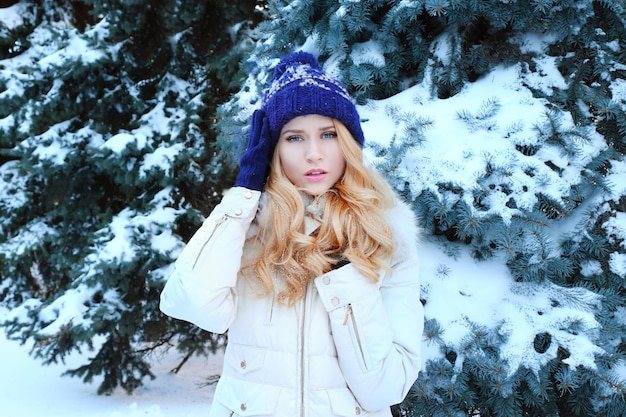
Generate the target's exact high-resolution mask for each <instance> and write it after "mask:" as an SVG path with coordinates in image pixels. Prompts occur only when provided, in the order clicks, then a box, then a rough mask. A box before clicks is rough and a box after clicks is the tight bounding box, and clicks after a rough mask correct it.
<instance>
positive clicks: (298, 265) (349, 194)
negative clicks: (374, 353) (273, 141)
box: [244, 119, 395, 305]
mask: <svg viewBox="0 0 626 417" xmlns="http://www.w3.org/2000/svg"><path fill="white" fill-rule="evenodd" d="M333 122H334V125H335V130H336V133H337V140H338V141H339V145H340V148H341V151H342V152H343V154H344V157H345V160H346V169H345V172H344V175H343V177H342V178H341V180H340V181H339V182H338V183H337V184H336V185H335V187H334V188H333V189H331V190H329V191H327V192H326V193H325V194H324V197H325V198H324V199H320V201H323V204H324V208H323V214H322V219H321V225H320V227H319V228H318V230H317V232H316V233H314V234H312V235H306V234H305V232H304V216H305V206H304V201H303V198H302V195H301V191H300V190H298V188H296V187H295V186H294V185H293V183H291V181H290V180H289V179H288V178H287V176H286V175H285V173H284V171H283V169H282V166H281V164H280V158H279V156H278V152H277V151H274V155H273V158H272V162H271V168H270V175H269V178H268V182H267V186H266V188H265V191H266V192H267V195H268V198H269V202H268V206H267V208H266V210H268V212H267V216H265V215H264V216H263V217H264V218H265V221H263V222H261V224H259V231H258V233H257V234H256V235H255V237H253V238H252V239H256V240H257V242H256V245H255V246H256V247H257V248H259V252H258V256H257V257H256V259H252V260H251V264H250V265H247V266H245V267H244V268H245V269H246V270H250V271H251V272H252V275H253V276H254V277H256V279H258V281H259V282H260V284H261V293H262V295H263V296H266V295H269V294H272V293H273V292H276V291H277V292H278V300H279V301H280V302H281V303H286V304H288V305H293V304H294V303H295V302H297V301H298V300H300V299H301V298H302V297H303V296H304V294H305V291H306V287H307V285H308V283H309V281H311V280H312V279H313V278H315V277H317V276H319V275H321V274H323V273H325V272H328V271H329V270H330V269H331V268H332V266H333V264H335V263H336V262H338V261H339V259H340V258H341V257H343V258H345V259H347V260H348V261H349V262H350V263H351V264H352V265H353V266H354V267H356V269H358V270H359V271H360V272H361V273H363V275H365V276H366V277H367V278H369V279H371V280H372V281H374V282H375V281H377V280H378V271H379V270H380V269H381V268H388V267H389V266H388V261H389V258H390V256H391V253H392V250H393V237H392V234H391V228H390V226H389V224H388V223H387V221H386V220H385V218H384V214H383V213H384V210H385V209H387V208H389V207H391V206H393V205H394V204H395V202H394V194H393V192H392V190H391V188H390V186H389V185H388V184H387V182H386V181H385V180H384V179H383V178H382V177H381V176H380V175H379V174H378V173H377V172H375V171H374V170H373V169H371V168H369V167H367V166H365V165H364V164H363V153H362V150H361V147H360V146H359V144H358V143H357V142H356V141H355V140H354V138H353V137H352V135H351V134H350V131H349V130H348V129H347V128H346V127H345V126H344V125H343V124H342V123H341V122H339V121H338V120H335V119H333ZM275 276H280V279H282V281H283V283H282V284H281V286H280V287H281V288H276V286H275V282H274V279H273V277H275Z"/></svg>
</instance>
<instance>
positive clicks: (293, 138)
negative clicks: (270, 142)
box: [287, 136, 302, 142]
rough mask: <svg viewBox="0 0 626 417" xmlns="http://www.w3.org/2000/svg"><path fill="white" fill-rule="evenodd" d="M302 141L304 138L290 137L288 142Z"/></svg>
mask: <svg viewBox="0 0 626 417" xmlns="http://www.w3.org/2000/svg"><path fill="white" fill-rule="evenodd" d="M301 140H302V137H300V136H289V137H288V138H287V142H300V141H301Z"/></svg>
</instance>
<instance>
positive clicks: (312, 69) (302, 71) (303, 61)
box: [262, 51, 364, 146]
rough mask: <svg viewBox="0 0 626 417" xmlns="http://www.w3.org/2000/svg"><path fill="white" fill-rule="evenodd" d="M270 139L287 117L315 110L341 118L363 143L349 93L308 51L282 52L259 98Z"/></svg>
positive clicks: (274, 135) (277, 133)
mask: <svg viewBox="0 0 626 417" xmlns="http://www.w3.org/2000/svg"><path fill="white" fill-rule="evenodd" d="M262 108H263V110H264V111H265V114H266V115H267V119H268V123H269V131H270V135H271V140H273V141H274V142H276V141H277V140H278V136H279V135H280V131H281V129H282V128H283V126H284V125H285V124H287V123H288V122H289V121H290V120H291V119H293V118H295V117H298V116H305V115H308V114H319V115H321V116H326V117H331V118H333V119H337V120H339V121H340V122H342V123H343V124H344V125H345V126H346V128H348V130H349V131H350V133H352V136H353V137H354V139H355V140H356V141H357V142H358V143H359V144H360V145H361V146H363V142H364V137H363V130H362V129H361V119H360V117H359V114H358V112H357V110H356V106H355V105H354V102H353V100H352V97H351V96H350V94H349V93H348V91H347V90H346V88H345V87H344V86H343V85H342V84H341V83H340V82H339V81H337V80H336V79H334V78H332V77H331V76H329V75H328V74H326V73H325V72H324V71H323V70H322V69H321V67H320V65H319V62H318V61H317V59H316V58H315V57H314V56H313V55H311V54H310V53H308V52H303V51H299V52H294V53H292V54H289V55H287V56H285V57H284V58H283V59H282V60H281V61H280V62H279V63H278V65H276V68H274V75H273V77H272V80H271V82H270V85H269V87H268V89H267V91H266V93H265V97H264V98H263V105H262Z"/></svg>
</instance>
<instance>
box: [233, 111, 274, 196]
mask: <svg viewBox="0 0 626 417" xmlns="http://www.w3.org/2000/svg"><path fill="white" fill-rule="evenodd" d="M273 142H274V141H272V139H271V138H270V135H269V123H268V121H267V118H266V117H265V112H264V111H263V110H260V109H259V110H255V112H254V114H253V115H252V124H251V126H250V139H249V140H248V147H247V148H246V151H245V153H244V154H243V156H242V157H241V160H240V161H239V174H238V175H237V180H236V181H235V186H236V187H245V188H248V189H250V190H257V191H262V190H263V187H264V186H265V182H266V181H267V176H268V175H269V166H270V160H271V158H272V152H274V146H275V144H274V143H273Z"/></svg>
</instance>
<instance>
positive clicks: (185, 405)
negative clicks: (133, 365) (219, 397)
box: [0, 314, 221, 417]
mask: <svg viewBox="0 0 626 417" xmlns="http://www.w3.org/2000/svg"><path fill="white" fill-rule="evenodd" d="M1 316H2V314H0V317H1ZM0 352H2V355H1V356H0V416H3V417H43V416H46V417H199V416H205V415H206V414H207V412H208V410H209V407H210V404H211V399H212V395H213V387H214V385H207V382H208V381H209V379H210V377H211V376H212V375H216V374H218V373H219V371H220V367H221V355H216V356H214V357H211V358H209V359H205V358H193V359H190V360H189V361H188V362H187V363H186V364H185V366H184V367H183V368H182V369H181V370H180V372H179V373H178V374H173V373H171V372H170V370H171V369H172V368H173V367H174V366H176V365H177V364H178V361H179V360H180V358H179V356H178V355H177V354H176V352H174V350H172V351H171V352H170V353H168V354H166V355H164V356H163V357H161V358H154V359H153V361H152V362H153V363H154V366H153V368H152V372H153V373H154V375H155V376H156V378H155V379H154V380H146V381H145V384H144V386H143V387H141V388H139V389H137V390H136V391H135V393H134V394H133V395H127V394H126V393H125V392H124V391H123V390H121V389H120V390H117V391H115V393H114V394H113V395H109V396H104V395H98V394H97V390H98V385H99V382H100V381H99V380H97V381H94V382H93V383H90V384H85V383H83V382H82V381H81V380H80V379H78V378H72V377H68V376H61V375H62V374H63V372H64V371H65V370H66V369H68V368H72V367H77V366H80V365H81V364H83V362H84V361H83V359H81V357H80V355H74V356H73V357H71V358H69V360H68V361H67V362H66V365H63V364H55V365H51V366H43V365H41V362H39V361H38V360H36V359H34V358H32V357H30V356H29V354H28V346H26V345H24V346H21V345H20V344H18V343H17V342H15V341H11V340H7V339H6V337H5V335H4V332H0ZM86 355H87V356H88V355H89V353H88V352H87V353H86Z"/></svg>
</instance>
